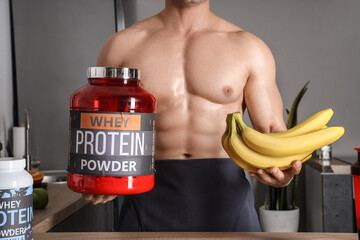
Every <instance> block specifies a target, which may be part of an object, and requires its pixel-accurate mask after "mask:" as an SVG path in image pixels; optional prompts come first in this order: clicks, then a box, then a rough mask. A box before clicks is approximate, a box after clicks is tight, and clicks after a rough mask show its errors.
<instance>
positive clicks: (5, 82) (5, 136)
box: [0, 0, 13, 157]
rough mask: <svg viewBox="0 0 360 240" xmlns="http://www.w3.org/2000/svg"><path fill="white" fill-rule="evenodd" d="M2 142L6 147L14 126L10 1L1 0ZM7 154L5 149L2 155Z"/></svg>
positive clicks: (0, 155) (0, 106)
mask: <svg viewBox="0 0 360 240" xmlns="http://www.w3.org/2000/svg"><path fill="white" fill-rule="evenodd" d="M0 73H1V74H0V142H1V143H2V144H3V148H4V149H5V145H6V142H7V141H8V140H9V132H10V130H11V127H12V126H13V110H12V108H13V100H12V99H13V94H12V64H11V38H10V11H9V1H7V0H0ZM5 156H7V153H6V151H5V150H3V151H1V152H0V157H5Z"/></svg>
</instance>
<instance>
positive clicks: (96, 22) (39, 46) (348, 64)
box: [0, 0, 360, 231]
mask: <svg viewBox="0 0 360 240" xmlns="http://www.w3.org/2000/svg"><path fill="white" fill-rule="evenodd" d="M210 2H211V3H210V4H211V9H212V10H213V12H214V13H215V14H217V15H219V16H220V17H223V18H225V19H227V20H228V21H230V22H233V23H234V24H236V25H238V26H240V27H242V28H244V29H245V30H247V31H249V32H252V33H254V34H255V35H257V36H259V37H260V38H262V39H263V40H264V41H265V42H266V43H267V44H268V46H269V47H270V49H271V50H272V52H273V54H274V57H275V61H276V63H277V82H278V86H279V89H280V92H281V95H282V98H283V101H284V107H287V108H290V107H291V103H292V101H293V99H294V98H295V96H296V94H297V93H298V91H299V90H300V89H301V87H302V86H303V85H304V84H305V82H306V81H307V80H310V81H311V82H310V84H309V90H308V92H307V93H306V94H305V97H304V99H303V100H302V102H301V104H300V108H299V121H302V120H304V119H305V118H307V117H308V116H310V115H312V114H313V113H315V112H317V111H319V110H322V109H324V108H333V109H334V112H335V114H334V116H333V118H332V120H331V122H330V125H342V126H344V127H345V129H346V134H345V135H344V136H343V138H342V139H341V140H340V141H338V142H337V143H335V144H333V154H334V156H336V157H340V158H345V159H347V160H349V161H353V160H354V159H355V157H356V153H355V151H354V150H353V148H354V147H356V146H357V147H359V145H358V144H359V143H360V141H359V140H360V128H359V127H358V122H359V119H360V111H359V110H358V109H359V107H358V106H359V104H360V94H359V93H358V92H359V91H360V79H359V76H360V67H359V66H358V65H359V63H360V45H359V44H358V42H359V39H360V24H359V23H360V15H359V14H358V13H359V12H360V1H358V0H341V1H339V0H316V1H314V0H241V1H238V0H210ZM163 6H164V3H163V0H126V1H125V17H126V26H130V25H131V24H133V23H135V22H137V21H139V20H142V19H144V18H147V17H150V16H151V15H153V14H155V13H157V12H159V11H161V9H162V8H163ZM0 10H1V8H0ZM14 11H15V15H14V17H15V38H16V57H17V69H18V82H19V105H20V106H19V109H20V113H19V114H20V119H23V118H21V117H22V116H23V109H24V107H28V108H29V109H30V111H31V114H32V122H33V131H32V132H33V138H32V139H33V152H34V153H36V158H37V159H40V160H41V167H42V168H44V169H59V168H66V160H67V141H68V136H67V129H68V103H69V102H68V100H69V96H70V94H71V93H72V92H73V91H74V90H75V89H77V88H78V87H80V86H81V85H83V84H85V83H86V76H85V73H86V72H85V71H86V68H87V67H88V66H93V65H95V64H96V58H97V54H98V52H99V50H100V48H101V46H102V44H103V43H104V42H105V40H106V39H107V37H108V36H109V35H111V34H112V33H113V32H114V9H113V1H112V0H60V1H59V0H33V1H27V0H14ZM3 17H4V15H2V14H0V18H3ZM2 23H3V21H0V31H2V30H4V29H3V25H2ZM5 25H6V24H5ZM0 36H2V35H1V34H0ZM4 41H7V40H3V39H2V38H1V37H0V49H1V44H2V42H4ZM1 56H2V54H1V55H0V57H1ZM2 61H3V62H2ZM4 63H5V64H9V62H7V61H6V60H5V61H4V60H1V59H0V70H2V69H3V68H6V69H10V67H9V65H6V66H5V67H3V68H2V66H3V65H1V64H4ZM9 74H10V73H8V75H7V77H6V78H10V75H9ZM1 77H2V76H1ZM1 84H3V82H1ZM9 86H10V85H9V82H8V83H6V84H5V88H4V89H8V90H4V89H3V88H2V87H1V89H0V93H1V94H0V98H1V99H2V97H3V96H5V95H6V94H8V93H10V92H11V90H9V89H10V88H9ZM4 94H5V95H4ZM5 98H6V100H5V102H7V103H9V104H11V103H10V100H9V99H11V97H10V96H7V97H5ZM9 104H8V105H9ZM2 106H3V105H0V110H1V112H0V113H1V114H0V117H1V118H4V116H5V118H8V117H9V116H11V115H10V114H11V110H10V109H5V110H2V109H1V107H2ZM284 117H285V119H286V114H285V109H284ZM247 121H248V122H249V119H248V118H247ZM5 122H9V119H7V120H6V121H5ZM0 124H2V123H1V121H0ZM0 126H1V127H0V129H3V125H0ZM0 133H1V132H0ZM0 137H1V135H0ZM0 141H1V140H0ZM36 149H38V151H36ZM303 178H304V176H303V175H301V178H300V182H301V183H300V189H299V192H300V193H299V194H298V196H299V205H300V208H301V209H302V210H303V209H304V208H303V206H304V200H303V197H304V194H305V191H304V185H305V184H304V181H303ZM253 187H254V189H256V192H257V193H262V194H263V193H264V192H265V191H266V188H265V187H264V186H262V185H261V184H257V183H255V182H253ZM263 199H264V198H263V195H261V194H260V195H259V196H257V198H256V201H257V202H256V205H257V206H258V205H259V204H261V203H262V201H263ZM301 218H302V219H304V215H302V216H301ZM301 224H302V225H301V227H300V230H302V231H303V230H304V227H303V226H304V222H303V220H302V221H301Z"/></svg>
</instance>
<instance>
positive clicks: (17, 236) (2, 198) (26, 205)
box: [0, 186, 34, 240]
mask: <svg viewBox="0 0 360 240" xmlns="http://www.w3.org/2000/svg"><path fill="white" fill-rule="evenodd" d="M32 193H33V187H32V186H30V187H25V188H13V189H6V190H0V240H31V239H32V221H33V216H34V215H33V195H32Z"/></svg>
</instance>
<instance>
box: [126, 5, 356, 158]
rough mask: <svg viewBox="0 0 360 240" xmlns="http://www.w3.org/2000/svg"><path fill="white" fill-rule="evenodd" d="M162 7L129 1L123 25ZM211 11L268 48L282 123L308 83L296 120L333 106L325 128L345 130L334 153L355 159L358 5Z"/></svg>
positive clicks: (217, 8) (234, 7) (221, 7)
mask: <svg viewBox="0 0 360 240" xmlns="http://www.w3.org/2000/svg"><path fill="white" fill-rule="evenodd" d="M134 7H135V8H136V11H134V10H133V9H134ZM163 7H164V1H163V0H128V1H126V12H127V13H128V16H127V18H126V20H127V22H126V25H127V26H129V25H131V24H133V23H135V22H137V21H139V20H142V19H145V18H147V17H150V16H152V15H153V14H156V13H157V12H159V11H161V9H162V8H163ZM210 8H211V10H212V11H213V12H214V13H215V14H216V15H218V16H220V17H222V18H224V19H226V20H228V21H230V22H232V23H234V24H236V25H237V26H240V27H241V28H243V29H245V30H246V31H249V32H251V33H253V34H255V35H257V36H258V37H260V38H261V39H263V40H264V41H265V42H266V43H267V45H268V46H269V47H270V49H271V50H272V52H273V55H274V58H275V61H276V64H277V83H278V86H279V90H280V93H281V96H282V98H283V102H284V119H285V120H286V113H285V108H289V109H290V108H291V104H292V102H293V100H294V98H295V96H296V95H297V93H298V92H299V91H300V89H301V88H302V87H303V85H304V84H305V83H306V81H308V80H310V84H309V89H308V91H307V93H306V94H305V96H304V98H303V100H302V102H301V104H300V106H299V119H298V120H299V121H302V120H304V119H306V118H307V117H309V116H311V115H312V114H313V113H315V112H318V111H320V110H322V109H325V108H332V109H333V110H334V112H335V113H334V116H333V118H332V119H331V121H330V123H329V125H332V126H334V125H342V126H344V127H345V129H346V133H345V135H344V136H343V137H342V138H341V140H340V141H338V142H336V143H334V144H333V155H334V156H335V157H341V158H344V159H346V160H349V161H353V160H355V158H356V156H357V155H356V152H355V151H354V150H353V149H354V147H359V146H360V128H359V127H358V125H359V124H358V123H359V120H360V110H358V109H360V108H359V107H358V106H359V104H360V94H359V92H360V77H359V76H360V67H359V63H360V45H359V40H360V14H359V12H360V1H358V0H342V1H338V0H316V1H314V0H241V1H239V0H210ZM247 121H248V122H249V120H248V119H247Z"/></svg>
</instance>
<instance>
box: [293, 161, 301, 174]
mask: <svg viewBox="0 0 360 240" xmlns="http://www.w3.org/2000/svg"><path fill="white" fill-rule="evenodd" d="M291 166H292V168H291V172H292V175H298V174H299V173H300V171H301V167H302V164H301V162H300V161H299V160H296V161H293V162H292V163H291Z"/></svg>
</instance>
